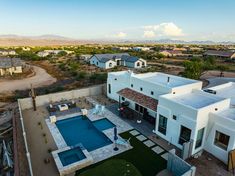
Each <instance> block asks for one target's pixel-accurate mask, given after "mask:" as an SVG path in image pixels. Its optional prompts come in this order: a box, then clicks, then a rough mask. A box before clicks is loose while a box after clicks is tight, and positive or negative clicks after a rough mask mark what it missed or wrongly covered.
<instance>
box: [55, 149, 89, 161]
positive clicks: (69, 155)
mask: <svg viewBox="0 0 235 176" xmlns="http://www.w3.org/2000/svg"><path fill="white" fill-rule="evenodd" d="M58 155H59V158H60V161H61V162H62V165H63V166H67V165H69V164H72V163H75V162H77V161H80V160H82V159H85V158H86V156H85V155H84V154H83V152H82V150H81V149H80V148H79V147H77V148H73V149H70V150H66V151H64V152H61V153H58Z"/></svg>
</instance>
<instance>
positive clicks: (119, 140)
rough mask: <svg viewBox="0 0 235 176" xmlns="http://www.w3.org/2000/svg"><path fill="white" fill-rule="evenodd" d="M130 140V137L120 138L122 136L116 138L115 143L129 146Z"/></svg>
mask: <svg viewBox="0 0 235 176" xmlns="http://www.w3.org/2000/svg"><path fill="white" fill-rule="evenodd" d="M130 140H131V138H129V139H127V140H126V139H122V138H118V139H117V140H116V144H118V145H122V146H125V147H129V146H130V145H131V144H130Z"/></svg>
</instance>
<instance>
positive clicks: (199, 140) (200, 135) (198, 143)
mask: <svg viewBox="0 0 235 176" xmlns="http://www.w3.org/2000/svg"><path fill="white" fill-rule="evenodd" d="M204 129H205V128H202V129H200V130H198V132H197V140H196V145H195V149H196V148H199V147H201V146H202V140H203V135H204Z"/></svg>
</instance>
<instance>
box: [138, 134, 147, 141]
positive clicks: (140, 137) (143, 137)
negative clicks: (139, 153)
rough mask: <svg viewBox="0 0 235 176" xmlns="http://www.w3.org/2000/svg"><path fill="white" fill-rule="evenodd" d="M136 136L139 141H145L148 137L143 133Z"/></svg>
mask: <svg viewBox="0 0 235 176" xmlns="http://www.w3.org/2000/svg"><path fill="white" fill-rule="evenodd" d="M136 138H137V139H138V140H139V141H144V140H146V139H147V138H146V137H145V136H143V135H142V134H141V135H139V136H137V137H136Z"/></svg>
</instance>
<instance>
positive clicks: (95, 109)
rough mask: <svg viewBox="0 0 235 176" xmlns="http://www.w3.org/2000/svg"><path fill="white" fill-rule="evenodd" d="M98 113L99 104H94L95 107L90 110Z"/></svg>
mask: <svg viewBox="0 0 235 176" xmlns="http://www.w3.org/2000/svg"><path fill="white" fill-rule="evenodd" d="M98 113H99V105H98V104H96V105H95V108H94V109H93V111H92V114H98Z"/></svg>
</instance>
